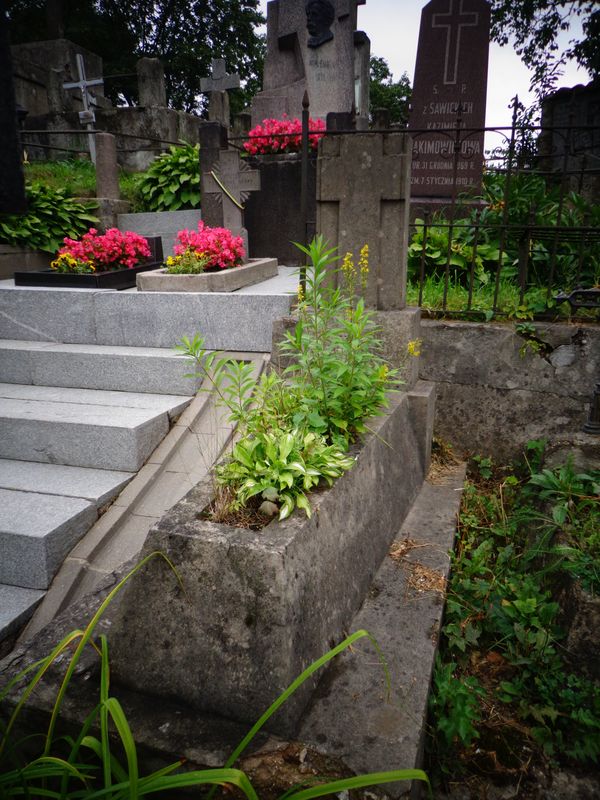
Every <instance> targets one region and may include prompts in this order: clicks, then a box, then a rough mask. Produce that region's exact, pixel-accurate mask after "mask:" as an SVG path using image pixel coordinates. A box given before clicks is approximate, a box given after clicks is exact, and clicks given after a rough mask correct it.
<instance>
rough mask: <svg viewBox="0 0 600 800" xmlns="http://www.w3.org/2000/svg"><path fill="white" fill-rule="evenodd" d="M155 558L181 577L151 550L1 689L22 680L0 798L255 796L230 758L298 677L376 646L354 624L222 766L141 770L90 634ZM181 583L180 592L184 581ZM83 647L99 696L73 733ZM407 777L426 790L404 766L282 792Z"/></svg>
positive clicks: (347, 787)
mask: <svg viewBox="0 0 600 800" xmlns="http://www.w3.org/2000/svg"><path fill="white" fill-rule="evenodd" d="M154 558H162V559H164V560H165V561H166V562H167V563H168V564H169V566H170V567H171V568H172V569H173V571H174V573H175V576H176V578H177V580H178V581H179V576H178V575H177V573H176V571H175V569H174V567H173V565H172V564H171V562H170V561H169V559H168V558H167V557H166V556H165V555H164V554H162V553H158V552H155V553H151V554H150V555H149V556H147V557H146V558H145V559H143V560H142V561H141V562H140V563H139V564H138V565H137V566H136V567H135V568H134V569H133V570H132V571H131V572H130V573H129V574H128V575H126V576H125V578H123V580H121V581H120V582H119V583H118V584H117V585H116V586H115V587H114V588H113V589H112V591H111V592H110V593H109V594H108V595H107V597H106V598H105V599H104V601H103V602H102V604H101V605H100V607H99V609H98V610H97V611H96V613H95V614H94V616H93V617H92V619H91V620H90V622H89V623H88V625H87V626H86V627H85V629H84V630H76V631H73V632H71V633H69V634H67V635H66V636H65V637H64V638H63V639H62V640H61V641H60V642H59V643H58V644H57V645H56V647H55V648H54V649H53V651H52V652H51V653H50V654H49V655H48V656H47V657H46V658H43V659H41V660H40V661H38V662H36V663H33V664H30V665H29V666H28V667H26V669H25V670H23V671H22V672H21V673H20V674H18V675H16V676H15V677H14V678H12V679H11V680H10V681H9V682H8V684H7V685H6V686H4V687H3V688H2V690H1V691H0V704H2V703H4V702H6V699H7V697H8V696H9V695H11V697H14V693H15V692H16V690H17V687H18V686H21V694H20V696H19V697H18V699H16V698H15V699H14V700H13V702H12V703H11V706H10V707H8V705H9V704H8V703H7V707H6V708H5V709H2V707H1V706H0V712H4V713H0V797H2V798H5V797H6V798H8V797H31V798H38V797H50V798H57V800H75V798H77V800H95V799H96V798H104V799H106V800H136V799H137V798H138V797H141V796H144V795H149V794H158V795H159V796H161V797H167V796H168V797H172V796H173V793H174V792H175V791H176V790H179V789H184V790H185V789H189V788H192V787H194V788H196V789H198V788H199V787H208V786H212V787H213V788H212V789H211V791H210V792H209V793H208V798H209V800H210V798H211V797H212V796H213V792H214V789H215V788H216V787H217V786H219V785H220V786H223V787H225V789H226V791H227V794H230V793H231V791H232V787H237V789H239V790H240V792H241V794H242V795H243V796H245V797H246V798H248V800H258V796H257V794H256V790H255V788H254V787H253V785H252V784H251V782H250V780H249V779H248V777H247V775H246V774H245V773H244V772H242V771H241V770H239V769H236V768H235V763H236V762H237V760H238V759H239V757H240V756H241V755H242V753H243V752H244V751H245V750H246V748H247V747H248V745H249V744H250V743H251V741H252V740H253V738H254V737H255V736H256V734H257V733H258V732H259V731H260V730H261V728H262V727H263V726H264V725H265V724H266V723H267V722H268V720H269V719H270V718H271V716H273V714H275V713H276V712H277V710H278V709H279V708H280V707H281V706H282V705H283V704H284V703H285V702H286V700H287V699H288V698H289V697H290V695H292V694H293V693H294V691H296V689H297V688H298V687H299V686H301V685H302V683H304V681H306V680H307V679H308V678H309V677H310V676H311V675H313V674H314V673H315V672H317V671H318V670H319V669H321V668H322V667H324V666H325V665H326V664H327V663H328V662H329V661H331V659H333V658H335V656H336V655H338V654H339V653H341V652H343V651H344V650H346V649H347V648H350V647H351V646H352V644H353V643H354V642H356V641H358V640H359V639H361V638H364V637H367V638H369V639H371V641H372V642H373V644H374V646H375V647H376V649H377V652H379V648H378V646H377V643H376V642H375V641H374V640H373V638H372V637H371V635H370V634H369V633H368V632H367V631H363V630H359V631H356V632H355V633H353V634H351V635H350V636H348V637H347V638H346V639H344V641H342V642H341V643H340V644H339V645H337V646H336V647H334V648H333V649H332V650H330V651H329V652H328V653H326V654H325V655H323V656H322V657H321V658H319V659H318V660H317V661H315V662H314V663H313V664H311V665H310V666H309V667H307V669H306V670H304V672H303V673H302V674H301V675H300V676H299V677H298V678H296V680H295V681H293V682H292V683H291V684H290V686H288V688H287V689H286V690H285V691H284V692H282V693H281V695H280V696H279V697H278V698H277V699H276V700H275V701H274V702H273V703H272V705H271V706H270V707H269V708H268V709H267V710H266V711H265V712H264V714H263V715H262V716H261V717H260V719H259V720H258V721H257V722H256V723H255V725H253V726H252V728H251V729H250V731H249V732H248V734H247V735H246V736H245V737H244V738H243V739H242V741H241V742H240V743H239V745H238V746H237V747H236V748H235V749H234V751H233V752H232V754H231V755H230V757H229V758H228V759H227V761H226V763H225V764H224V766H223V767H222V768H219V769H207V770H192V769H185V768H183V763H182V762H181V761H177V762H175V763H173V764H169V765H167V766H164V767H162V768H161V769H159V770H156V771H154V772H152V773H150V774H146V775H145V774H143V772H142V765H141V764H140V761H139V758H138V753H137V747H136V742H135V739H134V736H133V733H132V731H131V729H130V727H129V723H128V720H127V717H126V715H125V713H124V710H123V708H122V706H121V704H120V703H119V701H118V699H117V698H116V697H115V696H112V695H111V694H110V667H109V659H108V642H107V639H106V637H105V636H103V635H101V636H100V637H99V638H98V640H96V639H95V636H94V632H95V628H96V626H97V624H98V622H99V621H100V618H101V617H102V615H103V614H104V612H105V611H106V609H107V608H108V606H109V605H110V603H111V602H112V600H113V598H114V597H115V595H116V594H118V593H119V592H120V591H121V589H122V588H123V587H124V585H125V584H126V583H127V581H128V580H129V579H130V578H132V577H133V576H134V575H135V573H136V572H138V571H139V570H140V569H142V568H143V567H144V565H145V564H147V563H148V561H150V560H151V559H154ZM179 582H180V581H179ZM180 583H181V582H180ZM181 588H182V589H183V590H184V587H183V586H182V587H181ZM184 591H185V590H184ZM86 648H93V649H94V650H95V652H96V654H97V656H98V661H99V672H100V686H99V697H98V698H97V700H92V706H93V707H92V708H91V709H90V711H89V714H88V716H87V717H86V719H85V721H84V722H83V725H82V727H81V730H80V731H79V732H78V733H73V732H72V726H68V727H69V731H68V732H67V731H63V730H61V724H60V723H61V721H62V720H61V708H62V705H63V701H64V698H65V695H66V693H67V690H68V688H69V685H70V683H71V681H72V680H73V678H74V676H76V675H77V673H78V670H79V672H81V666H80V663H79V662H80V659H81V656H82V654H83V652H84V650H85V649H86ZM149 657H151V655H150V656H149ZM381 660H382V665H383V668H384V670H385V673H386V679H387V682H388V685H389V674H388V672H387V668H386V666H385V662H384V661H383V657H381ZM60 662H62V665H61V666H62V673H63V676H62V679H60V678H59V680H58V683H59V688H58V691H57V694H56V700H55V702H54V706H53V709H52V712H51V714H50V722H49V724H48V728H47V730H46V731H39V732H38V733H37V734H35V735H33V736H31V735H30V736H25V737H24V738H20V736H19V732H18V731H19V724H18V723H19V719H20V716H21V713H22V712H23V711H24V709H25V707H26V705H27V703H28V701H29V700H30V698H31V696H32V694H33V693H34V692H35V690H36V688H37V687H38V685H39V684H40V683H41V681H42V680H43V679H44V678H45V677H46V675H47V673H48V672H49V671H51V670H52V669H54V668H55V667H56V666H57V665H58V664H59V663H60ZM90 699H91V698H90ZM94 704H95V705H94ZM412 780H418V781H423V782H424V783H426V784H427V786H428V789H429V781H428V779H427V776H426V775H425V773H424V772H423V771H422V770H418V769H408V770H390V771H387V772H379V773H370V774H366V775H359V776H354V777H351V778H343V779H340V780H333V781H331V780H329V781H328V780H327V779H326V778H325V777H322V776H319V777H315V776H307V778H306V780H305V781H304V782H303V784H301V785H299V786H294V787H293V788H291V789H289V790H288V791H286V792H285V795H284V797H285V798H286V800H311V798H316V797H322V796H325V795H330V794H338V793H348V792H353V791H356V790H360V789H363V788H366V787H370V786H375V785H382V784H385V783H390V782H396V781H412ZM238 796H239V795H238ZM352 796H357V795H352ZM358 796H361V795H358ZM429 796H431V794H430V792H429ZM282 800H283V798H282Z"/></svg>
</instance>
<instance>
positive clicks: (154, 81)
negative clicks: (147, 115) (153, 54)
mask: <svg viewBox="0 0 600 800" xmlns="http://www.w3.org/2000/svg"><path fill="white" fill-rule="evenodd" d="M135 69H136V72H137V79H138V93H139V101H140V106H141V107H142V108H166V107H167V89H166V87H165V71H164V68H163V65H162V63H161V61H160V59H158V58H140V59H139V60H138V62H137V64H136V65H135Z"/></svg>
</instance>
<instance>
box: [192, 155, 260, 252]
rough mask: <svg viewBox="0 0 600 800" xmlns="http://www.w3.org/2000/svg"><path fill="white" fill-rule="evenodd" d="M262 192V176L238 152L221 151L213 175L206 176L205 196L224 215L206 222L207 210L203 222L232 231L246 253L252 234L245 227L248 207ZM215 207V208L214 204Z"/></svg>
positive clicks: (209, 173)
mask: <svg viewBox="0 0 600 800" xmlns="http://www.w3.org/2000/svg"><path fill="white" fill-rule="evenodd" d="M259 190H260V172H259V171H258V170H253V169H250V167H249V166H248V165H247V164H246V163H244V162H243V161H242V160H241V159H240V154H239V153H238V151H237V150H221V152H220V153H219V160H218V161H217V162H215V163H214V164H213V166H212V169H211V170H210V172H205V173H203V175H202V196H203V197H204V196H205V195H207V196H208V197H207V199H208V200H209V202H210V201H212V200H213V199H216V200H217V202H218V204H219V206H220V212H221V214H220V216H221V218H220V219H217V220H213V219H206V217H205V213H204V208H203V210H202V218H203V219H204V221H205V222H206V223H207V224H208V225H211V226H218V227H224V228H229V230H230V231H231V232H232V233H233V234H234V235H235V236H241V237H242V238H243V239H244V248H245V250H246V253H248V233H247V231H246V229H245V228H244V223H243V211H244V203H245V201H246V200H247V199H248V196H249V195H250V192H257V191H259ZM211 195H212V197H211ZM211 205H212V206H213V208H214V204H213V203H211Z"/></svg>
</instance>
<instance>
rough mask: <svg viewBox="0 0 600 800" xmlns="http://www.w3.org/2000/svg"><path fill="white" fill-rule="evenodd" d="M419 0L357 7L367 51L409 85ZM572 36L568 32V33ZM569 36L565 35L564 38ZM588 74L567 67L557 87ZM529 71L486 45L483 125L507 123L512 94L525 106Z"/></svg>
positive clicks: (507, 51) (372, 0) (508, 51)
mask: <svg viewBox="0 0 600 800" xmlns="http://www.w3.org/2000/svg"><path fill="white" fill-rule="evenodd" d="M425 4H426V3H425V2H422V1H421V0H367V3H366V5H364V6H359V9H358V27H359V29H360V30H363V31H365V33H366V34H367V35H368V37H369V39H370V40H371V53H372V54H373V55H376V56H382V57H383V58H385V60H386V61H387V62H388V64H389V66H390V69H391V70H392V72H393V74H394V79H395V80H398V79H399V78H400V76H401V75H402V73H403V72H407V73H408V77H409V78H410V82H411V84H412V82H413V78H414V71H415V59H416V55H417V40H418V37H419V24H420V21H421V9H422V8H423V7H424V6H425ZM260 5H261V9H262V11H263V13H264V14H266V8H267V0H260ZM571 35H572V34H571ZM569 38H570V36H566V38H565V41H568V39H569ZM589 80H590V79H589V76H588V75H587V73H586V72H585V71H584V70H578V69H576V68H575V66H571V67H570V68H569V69H568V70H567V71H566V72H565V75H564V77H563V79H562V80H561V83H560V85H561V86H574V85H575V84H577V83H584V84H585V83H588V81H589ZM528 89H529V71H528V70H527V69H526V68H525V67H524V66H523V64H522V63H521V60H520V58H519V56H517V55H516V53H515V52H514V50H513V49H512V48H511V47H510V46H506V47H500V46H499V45H497V44H495V43H492V44H491V45H490V64H489V72H488V95H487V114H486V118H487V121H486V124H487V125H488V126H492V125H493V126H500V125H509V124H510V119H511V112H510V111H509V109H508V106H509V103H510V101H511V98H512V97H514V96H515V94H518V95H519V98H520V99H521V100H522V102H524V103H525V104H526V105H527V104H528V102H529V100H530V95H529V92H528Z"/></svg>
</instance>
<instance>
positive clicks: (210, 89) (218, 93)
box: [200, 58, 240, 128]
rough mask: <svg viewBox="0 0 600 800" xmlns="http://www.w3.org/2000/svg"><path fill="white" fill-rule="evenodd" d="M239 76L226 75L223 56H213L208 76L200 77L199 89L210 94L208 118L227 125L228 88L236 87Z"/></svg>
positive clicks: (228, 122)
mask: <svg viewBox="0 0 600 800" xmlns="http://www.w3.org/2000/svg"><path fill="white" fill-rule="evenodd" d="M239 86H240V76H239V75H238V74H237V73H236V74H235V75H228V74H227V69H226V66H225V59H224V58H213V59H212V66H211V76H210V78H201V80H200V91H201V92H202V93H203V94H208V95H209V96H210V102H209V106H208V119H209V120H210V122H220V123H221V125H225V127H227V128H228V127H229V124H230V112H229V95H228V93H227V92H228V90H229V89H238V88H239Z"/></svg>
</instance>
